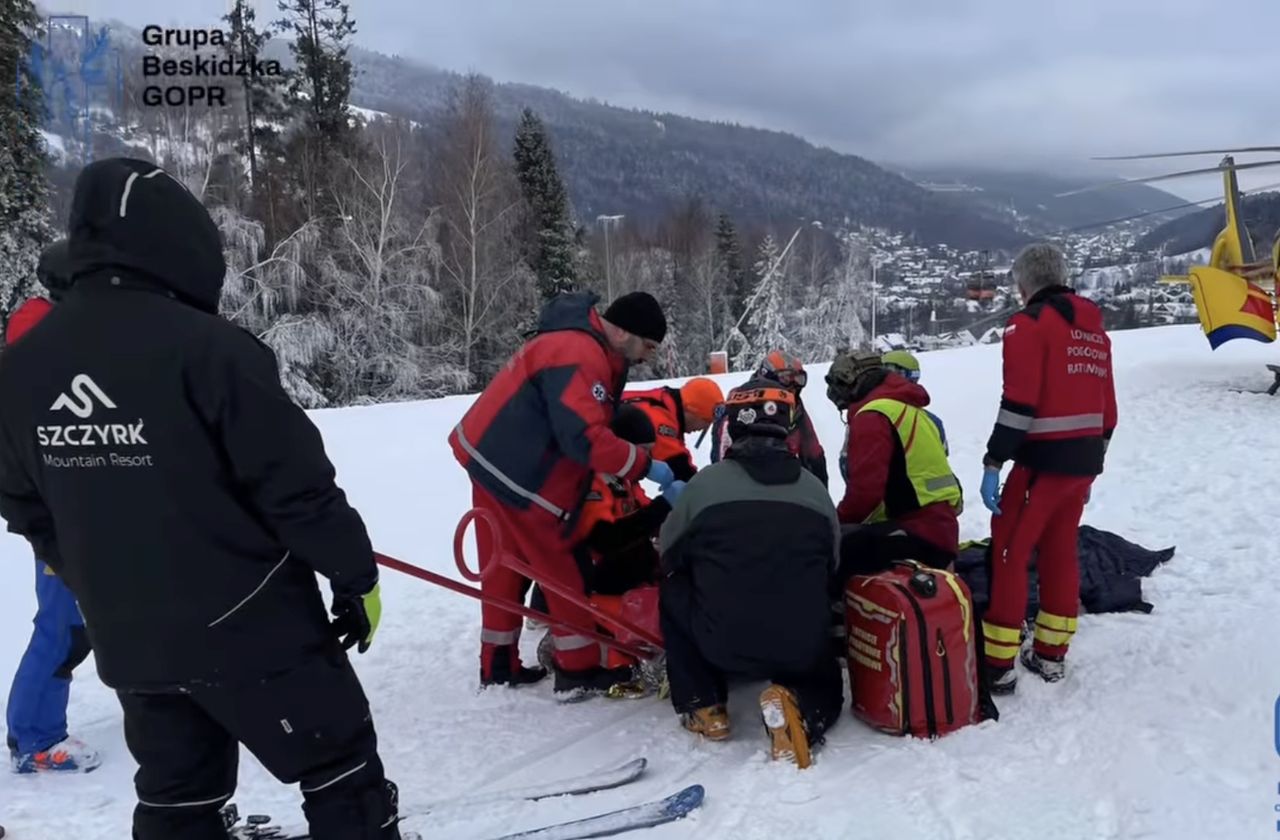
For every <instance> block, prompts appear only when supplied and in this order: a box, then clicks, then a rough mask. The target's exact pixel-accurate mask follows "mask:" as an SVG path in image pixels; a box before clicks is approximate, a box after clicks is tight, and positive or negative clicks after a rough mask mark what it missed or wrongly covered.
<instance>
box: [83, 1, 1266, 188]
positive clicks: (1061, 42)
mask: <svg viewBox="0 0 1280 840" xmlns="http://www.w3.org/2000/svg"><path fill="white" fill-rule="evenodd" d="M349 2H350V5H351V10H352V14H353V16H354V17H355V19H356V22H357V27H358V33H357V35H356V41H357V43H359V44H360V45H362V46H366V47H370V48H373V49H377V50H380V51H383V52H388V53H399V54H401V55H402V56H404V57H406V58H415V59H420V60H422V61H425V62H429V63H431V64H434V65H437V66H439V67H444V68H447V69H452V70H459V71H467V70H476V71H479V72H481V73H484V74H485V75H488V76H491V77H493V78H495V79H497V80H499V81H520V82H527V83H531V84H539V85H546V86H549V87H554V88H557V89H559V90H562V91H564V92H566V93H570V94H572V95H575V96H582V97H595V98H597V99H601V100H605V101H608V102H610V103H612V104H616V105H622V106H626V107H640V108H649V109H654V110H661V111H672V112H676V113H682V114H687V115H690V116H696V117H706V118H715V119H728V120H736V121H738V122H742V123H746V124H751V125H757V126H761V127H765V128H773V129H779V130H783V131H789V132H793V133H796V134H799V135H801V136H803V137H805V138H807V139H809V140H811V141H812V142H814V143H817V144H820V145H826V146H830V147H832V148H834V149H837V150H839V151H846V152H852V153H855V154H859V155H862V156H864V157H868V158H871V159H873V160H876V161H878V162H898V163H904V164H932V163H940V164H941V163H966V164H986V165H993V166H1001V167H1006V168H1012V167H1022V166H1027V167H1034V168H1036V169H1039V170H1045V171H1053V170H1058V171H1064V170H1072V171H1075V172H1082V173H1094V172H1096V173H1099V174H1122V175H1138V174H1154V173H1156V172H1162V171H1171V169H1173V168H1191V167H1193V166H1196V165H1204V166H1212V165H1214V164H1215V163H1216V162H1217V157H1213V156H1210V157H1198V158H1185V159H1175V160H1174V161H1172V163H1171V162H1169V161H1158V162H1156V163H1154V164H1151V163H1142V164H1135V165H1130V166H1127V167H1126V168H1124V169H1107V168H1105V167H1106V165H1105V164H1097V163H1093V162H1090V161H1089V160H1088V158H1089V157H1090V156H1092V155H1101V154H1125V153H1137V152H1156V151H1166V150H1167V151H1173V150H1182V149H1200V148H1222V147H1230V146H1253V145H1266V144H1272V145H1278V146H1280V107H1278V105H1280V51H1278V50H1277V48H1276V47H1275V44H1274V41H1275V37H1274V36H1275V33H1276V32H1278V31H1280V0H1234V1H1233V2H1232V3H1231V4H1230V5H1229V6H1228V7H1223V9H1222V11H1215V9H1217V4H1215V3H1212V2H1210V0H1064V2H1052V3H1042V2H1038V0H1032V2H1028V1H1027V0H735V1H734V2H729V0H349ZM227 5H228V0H63V2H62V3H61V5H60V6H59V7H58V8H59V10H76V11H85V12H87V13H89V14H91V15H94V16H103V17H117V18H119V19H121V20H122V21H124V22H126V23H130V24H133V25H138V26H141V25H144V24H147V23H156V24H162V25H166V24H167V25H180V26H210V25H213V24H214V23H215V22H216V20H217V18H218V16H220V15H221V14H224V13H225V11H226V8H227ZM258 5H259V9H260V10H261V11H260V17H263V16H266V15H267V14H268V13H269V16H271V17H274V16H275V11H274V9H275V6H276V4H275V1H274V0H258ZM1232 21H1242V22H1243V26H1242V27H1240V28H1236V27H1234V26H1233V24H1232ZM1273 158H1274V159H1280V153H1277V154H1274V155H1272V156H1269V157H1268V156H1252V157H1249V156H1240V159H1241V160H1266V159H1273ZM1183 164H1186V166H1183ZM1241 181H1242V183H1243V185H1244V186H1245V187H1246V188H1249V187H1259V186H1264V185H1268V184H1275V183H1277V182H1280V167H1277V168H1275V169H1263V170H1261V171H1260V172H1258V173H1256V174H1248V173H1241ZM1158 186H1162V187H1163V188H1165V189H1168V190H1170V191H1172V192H1176V193H1178V194H1180V195H1184V196H1189V197H1192V198H1202V197H1207V196H1209V195H1212V194H1213V193H1214V192H1215V190H1216V189H1217V187H1216V181H1215V180H1214V179H1212V178H1210V179H1207V180H1204V179H1202V180H1197V181H1173V182H1167V183H1164V184H1160V185H1158Z"/></svg>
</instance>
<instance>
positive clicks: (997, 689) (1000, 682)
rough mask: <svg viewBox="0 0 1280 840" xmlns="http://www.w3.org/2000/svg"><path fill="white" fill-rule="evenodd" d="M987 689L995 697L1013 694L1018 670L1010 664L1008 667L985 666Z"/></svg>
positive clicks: (1016, 683) (1016, 685) (1016, 684)
mask: <svg viewBox="0 0 1280 840" xmlns="http://www.w3.org/2000/svg"><path fill="white" fill-rule="evenodd" d="M987 676H988V678H989V679H988V683H987V690H988V691H990V692H991V693H992V694H994V695H996V696H997V697H1004V696H1006V695H1009V694H1013V692H1014V690H1015V689H1016V688H1017V687H1018V672H1017V671H1016V670H1015V669H1014V667H1013V666H1012V665H1010V666H1009V667H1008V668H993V667H990V666H988V668H987Z"/></svg>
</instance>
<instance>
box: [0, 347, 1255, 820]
mask: <svg viewBox="0 0 1280 840" xmlns="http://www.w3.org/2000/svg"><path fill="white" fill-rule="evenodd" d="M1114 338H1115V344H1116V361H1117V365H1118V373H1117V380H1118V386H1119V394H1120V427H1119V430H1118V431H1117V433H1116V436H1115V440H1114V443H1113V445H1112V447H1111V454H1110V457H1109V460H1108V469H1107V473H1106V475H1105V476H1103V477H1102V479H1101V480H1100V481H1099V482H1098V484H1097V485H1096V487H1095V490H1094V494H1093V501H1092V504H1091V505H1090V506H1089V508H1088V509H1087V512H1086V521H1088V522H1089V523H1091V524H1093V525H1095V526H1098V527H1101V528H1105V529H1109V530H1113V531H1116V532H1118V533H1120V534H1122V535H1124V536H1126V537H1128V538H1130V539H1132V540H1134V541H1136V542H1139V543H1142V544H1144V545H1147V546H1148V547H1151V548H1161V547H1165V546H1168V545H1173V544H1176V545H1177V547H1178V552H1177V555H1176V556H1175V557H1174V559H1173V560H1172V561H1170V563H1169V564H1167V566H1165V567H1164V568H1162V569H1160V570H1158V571H1157V572H1156V574H1155V575H1154V577H1153V578H1151V579H1150V580H1149V581H1147V582H1146V583H1145V589H1146V593H1147V598H1148V600H1150V601H1152V602H1153V603H1154V604H1155V607H1156V608H1155V612H1154V613H1152V614H1151V615H1104V616H1084V617H1083V618H1082V619H1081V621H1080V631H1079V633H1078V635H1077V637H1076V642H1075V646H1074V648H1073V653H1072V658H1071V670H1070V671H1069V674H1068V678H1067V680H1066V681H1065V682H1063V683H1059V684H1057V685H1054V686H1048V685H1045V684H1043V683H1040V682H1039V681H1038V680H1035V679H1033V678H1024V679H1023V681H1022V686H1021V687H1020V689H1019V694H1018V695H1017V696H1016V697H1015V698H1012V699H1009V700H1006V701H1004V702H1003V703H1002V704H1001V711H1002V714H1003V717H1002V720H1001V721H1000V722H998V723H987V724H984V725H982V726H979V727H971V728H969V729H967V730H963V731H961V732H958V733H956V734H954V735H951V736H948V737H946V738H944V739H941V740H939V741H937V742H934V743H928V742H923V741H915V740H903V739H896V738H892V737H889V736H886V735H881V734H878V733H876V732H873V731H871V730H869V729H868V728H867V727H865V726H863V725H862V724H860V723H859V722H858V721H856V720H855V719H853V718H852V717H851V716H849V715H847V714H846V715H845V716H844V717H843V718H842V720H841V722H840V723H839V724H838V725H837V726H836V728H835V729H834V730H833V731H832V732H831V734H830V738H829V740H828V743H827V744H826V746H825V748H824V749H823V750H822V751H821V753H820V754H819V756H818V758H817V761H816V763H815V765H814V767H813V768H811V769H810V770H807V771H804V772H800V771H797V770H795V769H793V768H788V767H783V766H774V765H771V764H770V763H769V762H768V761H767V760H766V754H765V741H764V735H763V732H762V729H761V727H760V724H759V722H758V715H757V713H756V712H755V708H754V697H755V693H756V692H757V691H758V688H759V686H744V687H742V688H740V689H737V690H736V691H735V693H734V694H733V697H732V700H731V709H730V712H731V714H734V715H735V718H734V721H735V724H736V729H735V733H734V737H733V739H732V740H731V741H729V742H727V743H723V744H715V745H712V744H706V743H700V742H698V741H697V740H695V739H694V738H693V737H691V736H689V735H687V734H686V733H685V732H683V731H682V730H681V729H680V728H679V726H678V724H677V722H676V719H675V716H674V715H673V714H672V711H671V708H670V706H669V705H668V704H666V703H663V702H659V701H658V700H656V699H649V700H642V701H605V700H597V701H592V702H590V703H586V704H581V705H577V706H559V705H557V704H556V703H554V702H553V701H552V699H551V689H550V685H549V681H548V683H547V684H543V685H539V686H535V687H533V688H530V689H526V690H521V691H509V690H495V691H491V692H486V693H479V692H478V691H477V688H476V683H477V671H478V661H477V652H478V650H477V649H478V645H477V634H478V624H479V610H478V607H477V605H476V603H475V602H473V601H471V600H469V599H465V598H462V597H461V596H458V595H455V594H452V593H449V592H446V591H444V590H440V589H436V588H433V587H431V586H429V585H427V584H424V583H421V582H419V581H417V580H413V579H409V578H405V577H401V576H399V575H397V574H396V573H394V572H386V573H384V578H383V580H384V583H383V587H384V593H385V594H384V605H385V610H384V618H383V624H382V629H381V631H380V634H379V637H378V639H377V641H376V643H375V645H374V647H373V649H372V650H371V651H370V652H369V653H368V654H367V655H365V656H363V657H356V665H357V667H358V669H359V671H360V674H361V676H362V677H363V679H364V681H365V685H366V688H367V690H368V692H369V694H370V696H371V699H372V703H373V709H374V714H375V718H376V721H377V725H378V729H379V734H380V736H381V745H382V749H383V757H384V760H385V762H386V764H387V766H388V768H389V773H390V775H391V776H392V778H394V779H395V780H396V781H397V782H398V783H399V784H400V787H401V795H402V802H403V805H402V807H403V810H404V811H405V812H406V813H410V814H417V813H420V812H422V811H423V810H424V809H425V807H426V806H428V805H429V804H431V803H438V802H441V801H443V800H446V799H449V798H451V797H455V796H459V795H462V794H470V793H474V792H479V791H483V790H496V789H499V788H503V787H511V786H517V785H525V784H530V783H533V782H536V781H540V780H545V779H549V778H554V777H558V776H563V775H573V774H575V773H578V772H581V771H583V770H586V769H591V768H596V767H605V766H608V765H611V764H614V763H617V762H618V761H620V760H621V759H624V758H630V757H633V756H637V755H647V756H648V757H649V759H650V769H649V771H648V773H647V774H646V776H644V777H643V778H642V779H641V780H640V781H638V782H637V783H634V784H632V785H630V786H628V787H626V788H622V789H619V790H616V791H611V792H607V793H601V794H596V795H593V796H591V797H588V798H580V799H576V800H547V801H543V802H539V803H520V804H509V805H496V806H490V807H488V808H486V809H485V810H484V811H483V813H465V812H459V811H458V809H453V810H450V809H448V808H440V809H436V810H435V811H434V812H433V813H431V814H429V815H424V816H415V817H411V818H410V820H409V822H408V823H407V827H410V828H415V829H419V830H422V831H424V832H426V833H427V836H431V837H441V838H445V837H447V838H458V840H465V838H483V837H492V836H494V835H497V834H502V833H505V832H508V831H514V830H516V829H520V828H531V827H536V826H540V825H545V824H547V823H551V822H555V821H559V820H562V819H567V818H571V817H578V816H585V815H587V814H589V813H593V812H595V811H598V810H602V809H605V808H608V807H615V806H618V805H623V804H628V803H631V802H638V801H641V800H642V799H648V798H653V797H655V796H659V795H665V794H668V793H672V792H674V791H675V790H677V789H679V788H680V787H682V786H684V785H686V784H690V783H693V782H700V783H702V784H704V785H705V786H706V788H707V802H706V804H705V805H704V806H703V808H702V810H701V811H700V812H699V813H697V814H696V815H695V816H694V817H691V818H690V819H689V820H687V821H685V822H683V823H679V824H675V825H672V826H667V827H663V828H659V829H655V830H652V831H650V832H648V833H645V834H643V835H640V836H643V837H645V838H653V839H654V840H658V838H675V837H686V838H692V837H699V838H702V837H707V838H734V840H748V839H749V838H781V837H797V838H798V837H804V838H806V840H811V839H812V838H855V837H856V838H908V837H910V838H917V837H918V838H929V840H937V838H951V840H968V838H974V840H977V838H1009V840H1014V838H1018V839H1019V840H1021V838H1036V839H1037V840H1053V838H1071V839H1072V840H1080V838H1131V837H1159V838H1205V837H1232V838H1236V837H1249V836H1262V835H1263V834H1270V833H1271V832H1272V831H1273V825H1274V824H1275V820H1276V815H1275V814H1274V812H1273V806H1274V805H1275V804H1276V802H1277V800H1278V799H1280V797H1277V793H1276V791H1277V782H1278V781H1280V756H1277V754H1276V750H1275V746H1274V740H1273V738H1274V733H1273V717H1272V715H1273V707H1274V703H1275V700H1276V695H1277V693H1278V692H1280V673H1277V664H1276V658H1275V654H1274V647H1273V646H1274V642H1275V640H1276V639H1277V638H1280V589H1278V587H1277V585H1276V580H1277V578H1276V568H1277V565H1276V554H1277V548H1276V546H1277V540H1276V538H1275V532H1274V530H1273V528H1274V516H1275V513H1276V510H1277V507H1276V498H1275V493H1274V490H1273V488H1272V486H1271V485H1270V481H1271V480H1272V479H1273V477H1274V476H1275V475H1276V474H1277V473H1278V472H1280V442H1278V441H1276V439H1275V438H1274V437H1272V436H1270V435H1272V434H1274V430H1275V429H1276V428H1277V423H1276V420H1277V418H1278V417H1280V398H1274V399H1273V398H1269V397H1267V396H1265V395H1254V394H1242V393H1235V392H1233V391H1231V390H1229V388H1230V387H1247V388H1262V387H1265V386H1266V385H1267V384H1269V380H1270V376H1269V374H1268V373H1267V372H1266V371H1265V369H1263V367H1262V365H1263V363H1264V362H1275V361H1276V360H1277V357H1278V354H1277V352H1276V350H1275V348H1272V347H1266V346H1263V345H1257V344H1251V343H1247V342H1232V343H1230V344H1228V345H1227V346H1225V347H1223V348H1222V349H1221V350H1219V351H1217V352H1216V353H1210V351H1209V348H1208V346H1207V344H1206V343H1205V340H1204V337H1203V335H1202V334H1201V333H1200V330H1199V328H1198V327H1195V326H1190V327H1181V326H1178V327H1165V328H1159V329H1153V330H1146V331H1141V332H1127V333H1119V334H1116V335H1115V336H1114ZM999 359H1000V348H999V347H998V346H980V347H972V348H965V349H961V350H948V351H941V352H937V353H930V354H924V355H923V356H922V359H921V361H922V365H923V369H924V379H923V382H924V384H925V385H926V386H927V387H928V388H929V389H930V391H931V392H932V394H933V397H934V408H935V410H936V411H937V412H938V413H939V414H940V415H941V416H942V417H943V418H944V420H945V421H946V424H947V430H948V434H949V436H950V438H951V445H952V448H953V452H954V455H953V464H954V466H955V468H956V471H957V473H958V475H959V476H960V478H961V480H962V482H963V483H964V485H965V489H966V491H967V493H966V503H967V505H968V509H967V511H966V512H965V514H964V519H963V536H964V537H965V538H973V537H979V536H983V535H985V533H986V529H987V517H986V515H985V511H984V510H983V508H982V505H981V502H980V500H979V498H978V492H977V491H978V480H979V478H980V469H981V467H980V459H981V455H982V451H983V447H984V443H985V440H986V437H987V434H988V433H989V431H990V427H991V422H992V420H993V418H994V416H995V411H996V403H997V399H998V390H999V382H998V380H999ZM823 372H824V371H823V369H822V368H819V367H815V368H814V369H813V370H812V371H811V375H812V377H813V384H812V385H810V387H809V392H808V394H807V396H808V398H809V399H808V402H809V408H810V410H811V411H812V412H813V414H814V416H815V419H816V422H817V427H818V430H819V433H820V434H821V436H822V438H823V441H824V442H825V444H826V446H827V450H828V453H829V457H830V462H831V464H830V466H831V470H832V474H833V475H834V474H835V472H836V457H837V454H838V451H839V448H840V443H841V438H842V435H843V426H842V425H841V422H840V420H839V418H838V416H837V414H836V412H835V410H834V409H833V408H832V407H831V406H830V405H829V404H828V403H827V402H826V400H825V399H824V398H823V396H822V390H823V386H822V384H821V383H822V378H821V376H822V373H823ZM741 379H742V377H741V376H729V377H724V378H723V381H724V383H725V384H726V385H731V384H736V383H737V382H739V381H741ZM468 402H469V398H466V397H457V398H450V399H444V400H439V401H434V402H426V403H416V404H401V405H387V406H376V407H370V408H359V409H343V410H333V411H321V412H317V413H316V414H315V419H316V421H317V422H318V423H319V425H320V427H321V428H322V429H323V431H324V435H325V438H326V441H327V444H328V446H329V449H330V453H331V455H332V457H333V459H334V461H335V462H336V464H337V465H338V473H339V481H340V482H341V484H342V485H343V487H344V488H345V489H346V490H347V491H348V493H349V495H350V497H351V498H352V499H353V501H354V503H355V505H356V506H357V507H358V508H359V509H360V511H361V512H362V513H363V514H364V515H365V517H366V518H367V521H368V523H369V526H370V528H371V530H372V533H373V535H374V539H375V543H376V544H377V545H378V547H379V548H380V549H381V550H382V551H384V552H386V553H388V554H392V555H395V556H399V557H402V558H404V559H406V560H409V561H411V562H414V563H418V564H421V565H424V566H427V567H430V568H432V569H435V570H437V571H442V572H446V573H449V572H451V571H452V560H451V558H450V554H449V552H450V548H449V546H450V541H451V537H452V533H453V528H454V523H455V522H456V521H457V519H458V517H459V515H461V514H462V512H463V511H464V510H465V509H466V508H467V506H468V504H467V503H468V500H469V498H470V494H469V488H468V484H467V481H466V479H465V478H464V476H463V473H462V471H461V469H459V468H458V467H457V466H456V464H455V463H454V461H453V459H452V457H451V455H450V452H449V449H448V446H447V444H446V442H445V436H446V434H447V432H448V430H449V428H450V427H451V426H452V425H453V423H454V422H455V421H456V420H457V419H458V417H459V416H460V415H461V414H462V412H463V411H464V410H465V409H466V407H467V405H468ZM699 457H700V459H702V460H705V457H706V453H705V449H704V451H703V452H701V453H699ZM840 490H841V487H840V486H839V482H838V481H837V486H835V487H833V492H837V493H838V492H839V491H840ZM454 574H456V573H454ZM31 589H32V568H31V559H30V555H29V552H28V550H27V547H26V545H25V543H24V542H22V541H20V540H18V539H16V538H13V537H3V538H0V683H2V684H3V685H7V680H8V678H9V675H10V674H12V672H13V668H14V666H15V664H16V661H17V658H18V656H19V655H20V653H21V650H22V648H23V645H24V644H25V641H26V637H27V634H28V632H29V624H28V621H29V618H30V615H31V613H32V610H33V602H34V599H33V597H32V595H31ZM536 642H537V636H536V635H535V634H532V633H530V634H528V637H527V638H525V639H524V644H525V646H526V648H527V649H528V652H529V653H528V655H529V656H530V657H532V648H533V646H534V645H535V644H536ZM71 719H72V724H73V731H74V732H75V733H76V734H78V735H80V736H81V737H83V738H85V739H87V740H89V741H91V742H92V743H93V744H95V745H96V746H98V747H100V748H101V749H102V751H103V752H104V754H105V762H104V765H103V767H102V768H101V769H99V770H98V771H97V772H95V773H93V774H91V775H88V776H84V777H78V778H48V777H39V778H32V777H16V776H13V775H9V774H6V773H0V824H4V825H5V826H6V827H7V828H8V829H9V832H10V837H12V838H14V840H44V838H50V840H52V839H53V838H59V840H60V839H61V838H76V840H118V838H120V837H124V836H127V834H128V822H129V815H130V811H131V808H132V806H133V790H132V778H131V777H132V774H133V771H134V764H133V762H132V760H131V758H130V757H129V755H128V753H127V751H126V750H125V747H124V743H123V740H122V735H121V726H120V712H119V708H118V706H117V705H116V703H115V702H114V698H113V696H112V694H111V692H110V691H109V690H107V689H106V688H105V687H104V686H102V685H101V684H100V683H99V682H98V681H97V680H96V678H95V676H94V673H93V668H92V661H90V662H89V663H86V665H85V666H84V667H83V668H82V670H81V672H80V673H78V675H77V681H76V684H75V686H74V689H73V692H72V707H71ZM299 801H300V796H299V795H298V794H297V793H296V792H295V791H294V790H292V789H289V788H285V787H284V786H281V785H278V784H276V783H275V782H274V781H273V780H271V779H270V778H269V777H268V776H267V775H266V774H265V773H264V772H263V771H262V769H261V768H260V767H259V766H258V765H257V764H256V762H255V761H254V760H253V759H252V758H251V757H248V756H246V757H245V760H244V762H243V764H242V771H241V784H240V789H239V792H238V794H237V796H236V802H237V803H238V804H239V805H240V807H241V811H242V813H245V812H254V811H267V812H271V813H274V814H276V815H277V816H280V817H284V818H286V819H288V820H289V821H290V822H293V823H295V824H300V822H301V820H300V812H299V811H298V810H296V805H297V803H298V802H299Z"/></svg>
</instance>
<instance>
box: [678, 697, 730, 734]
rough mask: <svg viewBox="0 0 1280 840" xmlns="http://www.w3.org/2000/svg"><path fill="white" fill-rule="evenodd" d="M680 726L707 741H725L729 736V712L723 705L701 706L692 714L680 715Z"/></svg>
mask: <svg viewBox="0 0 1280 840" xmlns="http://www.w3.org/2000/svg"><path fill="white" fill-rule="evenodd" d="M680 725H681V726H683V727H684V728H685V729H687V730H689V731H690V732H692V733H694V734H695V735H701V736H702V737H704V738H706V739H707V740H708V741H725V740H728V738H729V735H730V734H731V731H730V726H729V710H728V709H727V708H725V705H724V704H723V703H717V704H716V705H714V706H703V707H702V708H701V709H694V710H693V711H692V712H685V713H684V714H682V715H680Z"/></svg>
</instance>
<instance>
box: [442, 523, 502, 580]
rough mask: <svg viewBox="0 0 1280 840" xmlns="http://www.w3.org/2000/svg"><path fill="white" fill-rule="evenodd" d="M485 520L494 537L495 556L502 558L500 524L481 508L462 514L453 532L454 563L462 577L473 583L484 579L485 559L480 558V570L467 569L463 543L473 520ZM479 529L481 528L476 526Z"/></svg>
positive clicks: (477, 543)
mask: <svg viewBox="0 0 1280 840" xmlns="http://www.w3.org/2000/svg"><path fill="white" fill-rule="evenodd" d="M475 519H483V520H484V521H485V524H487V525H488V526H489V533H490V534H491V535H492V537H493V551H494V554H496V555H499V556H501V552H502V531H500V530H498V523H497V522H495V521H494V519H493V516H492V515H491V514H490V513H489V512H488V511H487V510H483V509H481V508H472V509H471V510H469V511H467V512H466V513H464V514H462V518H461V519H459V520H458V527H457V528H455V529H454V531H453V562H454V563H456V564H457V566H458V574H460V575H462V577H463V578H464V579H465V580H469V581H471V582H472V583H479V582H480V581H481V580H483V579H484V575H485V570H486V564H485V562H484V561H485V558H484V557H478V560H477V562H478V563H479V568H478V569H477V571H474V572H473V571H471V569H469V568H467V558H466V557H465V556H464V554H463V548H462V541H463V539H464V538H465V537H466V536H467V526H468V525H470V524H471V522H472V520H475ZM476 527H479V526H476ZM479 548H480V539H479V537H477V538H476V554H477V555H479V553H480V552H479ZM491 565H492V564H490V566H491Z"/></svg>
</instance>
